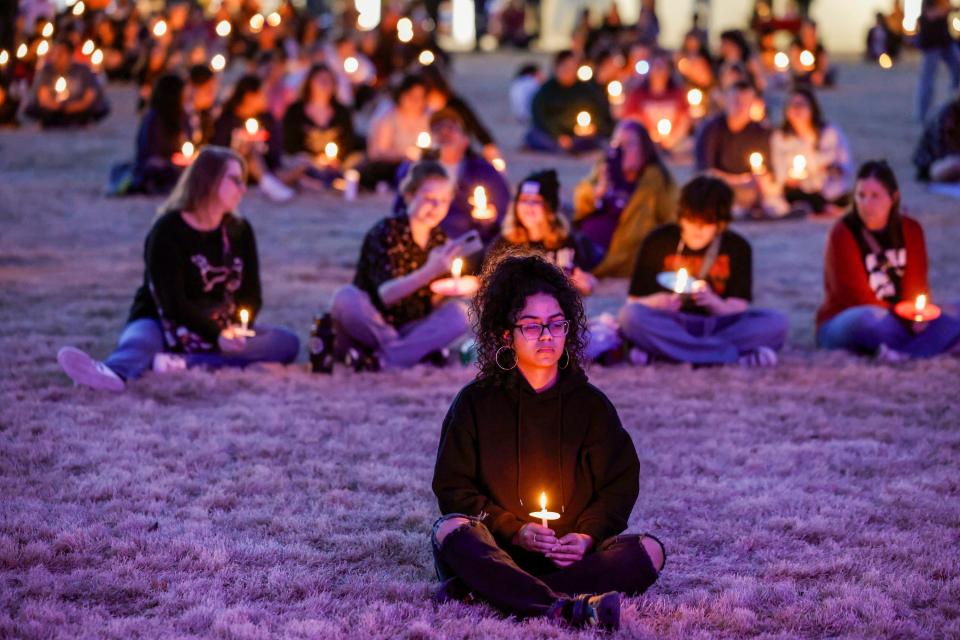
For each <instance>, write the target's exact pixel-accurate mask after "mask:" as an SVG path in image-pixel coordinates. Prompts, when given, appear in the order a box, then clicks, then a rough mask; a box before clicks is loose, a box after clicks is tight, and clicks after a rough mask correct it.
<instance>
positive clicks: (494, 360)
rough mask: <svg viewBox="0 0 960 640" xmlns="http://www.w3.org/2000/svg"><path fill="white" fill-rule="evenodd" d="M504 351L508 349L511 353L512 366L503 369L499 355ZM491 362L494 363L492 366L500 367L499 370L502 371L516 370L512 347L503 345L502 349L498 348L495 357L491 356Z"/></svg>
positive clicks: (515, 357) (515, 358) (515, 354)
mask: <svg viewBox="0 0 960 640" xmlns="http://www.w3.org/2000/svg"><path fill="white" fill-rule="evenodd" d="M504 349H510V351H513V366H512V367H505V366H503V365H502V364H500V353H501V352H502V351H503V350H504ZM493 362H494V364H496V365H497V366H498V367H500V369H502V370H503V371H511V370H513V369H516V368H517V352H516V351H514V350H513V347H508V346H507V345H503V346H502V347H500V348H499V349H497V353H496V355H495V356H493Z"/></svg>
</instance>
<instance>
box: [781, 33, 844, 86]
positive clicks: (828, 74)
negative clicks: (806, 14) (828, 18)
mask: <svg viewBox="0 0 960 640" xmlns="http://www.w3.org/2000/svg"><path fill="white" fill-rule="evenodd" d="M790 69H791V72H792V75H793V84H794V86H804V85H805V86H811V87H832V86H833V85H834V84H835V83H836V81H837V78H836V76H837V69H836V67H833V66H832V65H831V64H830V56H829V54H827V50H826V49H825V48H824V46H823V43H821V42H820V39H819V37H818V36H817V23H816V22H814V21H813V20H810V19H809V18H806V19H804V20H802V21H801V22H800V30H799V32H797V37H796V39H795V40H794V41H793V44H792V45H791V46H790Z"/></svg>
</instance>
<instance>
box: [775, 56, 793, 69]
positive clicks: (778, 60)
mask: <svg viewBox="0 0 960 640" xmlns="http://www.w3.org/2000/svg"><path fill="white" fill-rule="evenodd" d="M773 64H774V66H776V67H777V69H779V70H780V71H786V70H787V67H789V66H790V56H788V55H787V54H785V53H784V52H783V51H778V52H777V55H775V56H773Z"/></svg>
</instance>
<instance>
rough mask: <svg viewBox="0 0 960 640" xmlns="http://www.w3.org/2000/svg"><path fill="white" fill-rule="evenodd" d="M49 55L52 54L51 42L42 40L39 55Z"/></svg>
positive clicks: (38, 49)
mask: <svg viewBox="0 0 960 640" xmlns="http://www.w3.org/2000/svg"><path fill="white" fill-rule="evenodd" d="M48 53H50V41H49V40H41V41H40V44H38V45H37V55H38V56H41V57H42V56H45V55H47V54H48Z"/></svg>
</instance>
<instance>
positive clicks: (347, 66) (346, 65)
mask: <svg viewBox="0 0 960 640" xmlns="http://www.w3.org/2000/svg"><path fill="white" fill-rule="evenodd" d="M359 68H360V61H359V60H357V59H356V58H354V57H353V56H350V57H349V58H347V59H346V60H344V61H343V70H344V71H346V72H347V73H356V72H357V70H358V69H359Z"/></svg>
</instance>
